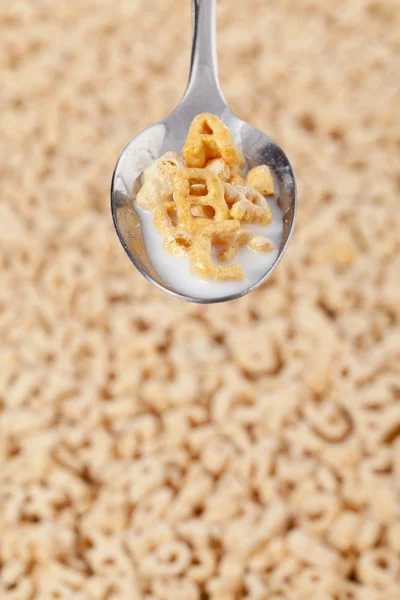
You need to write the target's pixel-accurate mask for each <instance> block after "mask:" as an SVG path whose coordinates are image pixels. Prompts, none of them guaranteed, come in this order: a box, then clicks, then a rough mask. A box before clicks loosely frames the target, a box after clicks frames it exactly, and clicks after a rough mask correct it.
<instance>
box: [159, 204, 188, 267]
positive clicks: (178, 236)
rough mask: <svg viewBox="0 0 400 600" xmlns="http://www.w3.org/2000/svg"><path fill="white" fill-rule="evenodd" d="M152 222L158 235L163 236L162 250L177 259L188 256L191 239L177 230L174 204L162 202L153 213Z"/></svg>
mask: <svg viewBox="0 0 400 600" xmlns="http://www.w3.org/2000/svg"><path fill="white" fill-rule="evenodd" d="M153 222H154V225H155V227H156V228H157V229H158V231H159V232H160V233H162V234H163V235H165V240H164V244H163V248H164V250H167V252H169V253H170V254H174V255H175V256H179V257H187V256H188V255H189V250H190V246H191V243H192V237H191V236H190V235H189V234H188V233H185V232H181V231H179V230H178V229H177V227H176V223H177V215H176V205H175V202H172V201H171V202H164V203H163V204H160V205H159V206H157V208H156V209H155V211H154V217H153Z"/></svg>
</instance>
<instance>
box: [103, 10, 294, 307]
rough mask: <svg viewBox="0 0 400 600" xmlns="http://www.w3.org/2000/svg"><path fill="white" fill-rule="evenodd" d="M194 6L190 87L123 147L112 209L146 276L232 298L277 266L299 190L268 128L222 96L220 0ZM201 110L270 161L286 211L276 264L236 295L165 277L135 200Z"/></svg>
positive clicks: (250, 157)
mask: <svg viewBox="0 0 400 600" xmlns="http://www.w3.org/2000/svg"><path fill="white" fill-rule="evenodd" d="M192 5H193V45H192V59H191V68H190V76H189V83H188V86H187V89H186V92H185V94H184V96H183V98H182V100H181V102H180V104H179V105H178V107H177V108H176V109H175V110H174V111H173V112H172V113H171V114H170V115H169V116H168V117H167V118H166V119H164V120H163V121H160V122H159V123H156V124H155V125H152V126H151V127H148V128H147V129H145V130H144V131H142V132H141V133H140V134H139V135H137V136H136V137H135V138H134V139H133V140H132V141H131V142H130V143H129V144H128V145H127V146H126V148H125V149H124V150H123V151H122V154H121V156H120V157H119V159H118V162H117V164H116V167H115V170H114V174H113V178H112V183H111V210H112V215H113V220H114V225H115V229H116V231H117V234H118V237H119V239H120V242H121V244H122V246H123V248H124V249H125V251H126V253H127V254H128V256H129V258H130V259H131V261H132V262H133V264H134V265H135V267H136V268H137V269H138V270H139V271H140V273H141V274H142V275H144V277H146V279H148V281H150V282H151V283H153V284H154V285H155V286H157V287H158V288H159V289H161V290H164V291H165V292H168V293H169V294H171V295H173V296H175V297H177V298H181V299H182V300H186V301H190V302H200V303H214V302H223V301H226V300H234V299H236V298H239V297H240V296H243V295H245V294H247V293H249V292H252V291H253V290H254V289H256V288H257V287H258V286H259V285H261V284H262V283H264V282H265V281H266V280H267V278H268V277H269V276H270V275H271V274H272V272H273V271H274V270H275V269H276V267H277V266H278V264H279V263H280V261H281V259H282V257H283V254H284V253H285V250H286V248H287V246H288V244H289V240H290V238H291V235H292V231H293V225H294V221H295V216H296V206H297V192H296V181H295V176H294V173H293V170H292V167H291V165H290V163H289V160H288V159H287V157H286V155H285V154H284V152H283V151H282V150H281V148H280V147H279V146H278V145H277V144H275V142H273V141H272V140H271V138H270V137H268V136H267V135H266V134H265V133H262V132H261V131H260V130H259V129H256V128H255V127H252V126H251V125H249V124H248V123H245V122H244V121H242V120H241V119H239V118H238V117H236V116H235V115H234V114H233V113H232V111H231V110H230V109H229V107H228V106H227V104H226V102H225V100H224V97H223V95H222V92H221V89H220V86H219V82H218V73H217V55H216V44H215V30H216V0H192ZM250 84H251V81H249V85H250ZM202 112H210V113H213V114H215V115H217V116H218V117H219V118H220V119H221V120H222V121H223V122H224V123H225V125H227V126H228V127H229V129H230V131H231V133H232V135H233V138H234V141H235V143H236V144H237V145H238V147H239V149H240V150H241V151H242V153H243V154H244V156H245V158H246V161H247V164H248V166H249V168H252V167H254V166H256V165H258V164H267V165H270V167H271V169H272V171H273V172H274V174H275V176H276V178H277V180H278V182H279V187H280V197H279V201H278V205H279V207H280V209H281V210H282V212H283V213H284V217H283V221H284V227H283V239H282V243H281V246H280V248H279V253H278V257H277V259H276V261H275V263H274V264H273V265H272V267H271V268H269V269H268V271H267V272H266V273H265V275H264V276H263V277H262V278H261V279H260V280H259V281H258V282H257V283H255V284H254V285H251V286H250V287H248V288H247V289H245V290H242V291H241V292H239V293H237V294H231V295H227V296H225V297H216V298H211V299H210V298H207V299H204V298H196V297H194V298H193V297H189V296H185V295H183V294H181V293H179V292H178V291H177V290H175V289H173V288H172V287H170V286H169V285H167V284H166V283H165V282H164V281H163V280H162V278H161V277H160V276H159V274H158V273H157V272H156V270H155V269H154V267H153V265H152V264H151V262H150V260H149V258H148V256H147V253H146V249H145V245H144V241H143V235H142V230H141V226H140V220H139V217H138V215H137V213H136V210H135V207H134V204H133V200H134V197H135V192H136V191H137V189H138V184H139V180H140V175H141V173H142V172H143V170H144V169H145V168H146V167H147V166H148V165H149V164H150V163H152V162H153V161H154V160H156V159H157V158H159V157H160V156H162V155H163V154H164V153H165V152H167V151H168V150H172V151H175V152H180V151H181V149H182V146H183V144H184V142H185V139H186V136H187V132H188V129H189V125H190V123H191V121H192V119H193V118H194V117H195V116H196V115H197V114H199V113H202Z"/></svg>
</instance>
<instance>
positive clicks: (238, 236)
mask: <svg viewBox="0 0 400 600" xmlns="http://www.w3.org/2000/svg"><path fill="white" fill-rule="evenodd" d="M253 235H254V233H253V232H252V231H250V229H243V228H241V229H239V231H235V232H234V233H233V235H231V237H230V238H227V239H226V240H221V241H225V243H226V248H224V249H223V250H222V251H221V252H220V253H219V254H218V260H219V261H220V262H222V263H227V262H230V261H231V260H233V259H234V258H235V257H236V256H237V254H238V252H239V250H240V248H242V246H244V245H245V244H248V243H249V241H250V240H251V238H252V237H253Z"/></svg>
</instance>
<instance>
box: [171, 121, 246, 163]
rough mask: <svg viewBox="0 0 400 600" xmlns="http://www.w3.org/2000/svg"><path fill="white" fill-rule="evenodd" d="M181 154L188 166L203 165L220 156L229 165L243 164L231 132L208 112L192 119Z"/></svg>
mask: <svg viewBox="0 0 400 600" xmlns="http://www.w3.org/2000/svg"><path fill="white" fill-rule="evenodd" d="M182 154H183V156H184V157H185V160H186V163H187V165H188V166H189V167H204V166H205V164H206V162H207V161H208V160H210V159H213V158H220V157H221V158H223V159H224V161H225V162H226V163H227V164H228V165H229V166H232V165H240V164H243V157H242V155H241V154H240V152H239V150H238V149H237V148H236V147H235V144H234V142H233V138H232V135H231V132H230V131H229V129H228V128H227V127H226V125H224V123H222V121H221V120H220V119H218V117H216V116H215V115H211V114H210V113H202V114H200V115H197V117H195V118H194V119H193V121H192V124H191V125H190V129H189V133H188V137H187V139H186V142H185V145H184V146H183V148H182Z"/></svg>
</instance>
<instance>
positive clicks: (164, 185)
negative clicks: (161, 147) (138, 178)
mask: <svg viewBox="0 0 400 600" xmlns="http://www.w3.org/2000/svg"><path fill="white" fill-rule="evenodd" d="M184 166H185V161H184V160H183V158H182V157H181V156H179V154H176V152H167V153H166V154H164V155H163V156H161V157H160V158H159V159H158V160H156V161H155V162H154V163H152V164H151V165H149V166H148V167H147V169H145V171H144V173H143V182H144V183H143V185H142V187H141V188H140V190H139V191H138V193H137V195H136V202H137V204H138V205H139V206H140V207H141V208H143V209H144V210H153V209H154V208H155V207H156V206H157V205H158V204H161V203H162V202H165V201H167V200H171V198H172V193H173V191H174V182H173V179H172V177H173V174H174V173H175V172H176V171H177V170H178V169H181V168H182V167H184Z"/></svg>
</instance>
